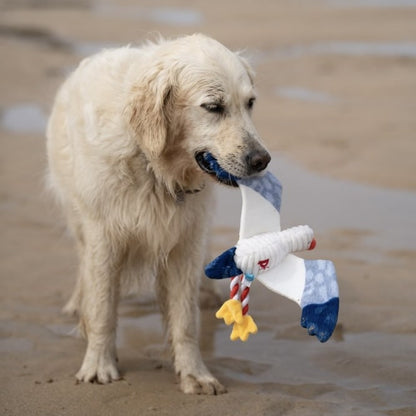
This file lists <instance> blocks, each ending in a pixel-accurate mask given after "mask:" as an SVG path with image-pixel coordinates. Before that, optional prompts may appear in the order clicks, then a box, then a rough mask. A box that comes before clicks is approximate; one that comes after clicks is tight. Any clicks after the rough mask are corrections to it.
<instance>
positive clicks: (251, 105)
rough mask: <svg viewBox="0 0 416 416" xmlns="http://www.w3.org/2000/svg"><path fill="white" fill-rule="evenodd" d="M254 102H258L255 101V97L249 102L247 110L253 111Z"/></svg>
mask: <svg viewBox="0 0 416 416" xmlns="http://www.w3.org/2000/svg"><path fill="white" fill-rule="evenodd" d="M254 101H256V99H255V98H254V97H253V98H250V99H249V100H248V101H247V108H248V109H249V110H251V109H252V108H253V105H254Z"/></svg>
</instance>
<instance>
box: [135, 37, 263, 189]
mask: <svg viewBox="0 0 416 416" xmlns="http://www.w3.org/2000/svg"><path fill="white" fill-rule="evenodd" d="M153 53H154V56H153V57H150V58H149V61H152V60H154V63H153V64H152V66H151V67H149V71H147V73H146V78H147V79H145V80H141V82H140V84H139V85H138V87H137V91H136V94H135V98H134V102H133V104H132V106H131V107H132V109H133V110H132V113H131V117H130V123H131V125H132V126H133V128H134V131H135V132H136V134H137V137H138V140H139V143H140V146H141V148H142V149H143V151H144V152H145V154H146V156H147V158H148V159H149V160H150V161H151V163H153V164H157V165H158V166H159V168H160V169H163V170H164V171H165V173H163V174H166V175H167V174H170V175H175V176H176V179H175V180H176V181H177V183H179V184H180V186H183V187H189V186H190V187H192V186H194V187H197V186H198V183H203V182H204V181H205V177H206V174H209V175H211V176H214V177H216V178H217V179H218V180H219V181H220V182H224V183H226V184H228V185H235V182H234V181H232V180H226V179H223V178H218V176H215V175H214V174H213V173H214V172H213V171H212V168H211V166H210V164H209V163H207V160H206V157H205V155H207V154H210V155H212V156H213V157H214V158H215V159H216V161H217V162H218V164H219V165H220V167H221V168H222V169H223V170H225V171H226V172H229V173H230V174H231V175H232V176H235V177H238V178H243V177H248V176H250V175H253V174H256V173H259V172H261V171H262V170H264V169H265V168H266V166H267V165H268V163H269V161H270V155H269V153H268V152H267V151H266V149H265V147H264V146H263V144H262V142H261V140H260V138H259V135H258V134H257V131H256V129H255V127H254V125H253V122H252V119H251V112H252V108H253V105H254V102H255V100H256V93H255V90H254V85H253V84H254V74H253V71H252V69H251V67H250V66H249V64H248V63H247V61H246V60H245V59H244V58H242V57H241V56H240V55H239V54H237V53H233V52H231V51H229V50H228V49H226V48H225V47H224V46H223V45H221V44H220V43H218V42H216V41H214V40H213V39H210V38H207V37H205V36H202V35H194V36H190V37H185V38H180V39H177V40H175V41H171V42H166V43H161V44H160V45H159V46H158V47H157V48H156V49H155V51H154V52H153ZM162 167H163V168H162Z"/></svg>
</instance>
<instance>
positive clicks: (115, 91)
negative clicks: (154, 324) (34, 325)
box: [47, 34, 270, 394]
mask: <svg viewBox="0 0 416 416" xmlns="http://www.w3.org/2000/svg"><path fill="white" fill-rule="evenodd" d="M255 98H256V93H255V88H254V73H253V70H252V68H251V67H250V65H249V64H248V62H247V61H246V59H244V58H243V57H242V56H241V55H240V54H239V53H234V52H231V51H230V50H228V49H227V48H226V47H225V46H223V45H222V44H220V43H218V42H217V41H215V40H213V39H211V38H209V37H206V36H204V35H201V34H196V35H191V36H185V37H180V38H177V39H172V40H164V39H161V40H158V41H156V42H148V43H146V44H143V45H142V46H139V47H131V46H127V47H122V48H116V49H110V50H105V51H102V52H100V53H98V54H96V55H93V56H92V57H89V58H86V59H85V60H83V61H82V62H81V63H80V65H79V66H78V68H77V69H76V70H75V71H74V72H73V73H72V74H71V75H70V76H69V78H68V79H67V80H66V81H65V82H64V84H63V85H62V87H61V88H60V90H59V91H58V93H57V96H56V98H55V102H54V105H53V108H52V112H51V115H50V119H49V122H48V127H47V155H48V178H49V183H50V186H51V188H52V189H53V191H54V193H55V194H56V196H57V199H58V200H59V202H60V205H61V206H62V208H63V211H64V213H65V216H66V219H67V223H68V225H69V228H70V230H71V231H72V234H73V235H74V237H75V241H76V246H77V251H78V255H79V264H80V266H79V274H78V279H77V283H76V287H75V290H74V293H73V295H72V297H71V299H70V300H69V302H68V304H67V305H66V308H65V309H66V311H69V312H75V311H76V312H77V313H78V315H79V317H80V327H81V329H82V331H83V332H84V334H85V336H86V339H87V349H86V352H85V356H84V360H83V362H82V365H81V368H80V370H79V371H78V373H77V374H76V378H77V379H78V380H79V381H84V382H92V381H97V382H98V383H109V382H111V381H113V380H117V379H119V378H120V376H119V371H118V369H117V363H116V362H117V356H116V345H115V340H116V326H117V304H118V300H119V297H120V285H121V284H122V283H123V282H124V281H126V280H127V281H128V280H131V279H133V280H134V279H139V280H140V279H143V278H145V276H154V281H155V289H156V295H157V298H158V302H159V304H160V309H161V312H162V315H163V318H164V323H165V327H166V331H167V333H168V337H169V340H170V343H171V347H172V355H173V363H174V369H175V371H176V373H177V375H178V377H179V380H180V387H181V389H182V391H183V392H185V393H197V394H200V393H203V394H220V393H223V392H225V391H226V390H225V388H224V387H223V385H222V384H220V383H219V382H218V381H217V379H216V378H215V377H213V376H212V375H211V373H210V372H209V370H208V369H207V368H206V366H205V364H204V363H203V361H202V358H201V354H200V351H199V347H198V331H199V315H198V313H199V305H198V291H199V287H200V280H201V279H200V276H202V274H203V273H202V271H203V265H204V260H205V256H206V250H207V236H208V233H209V218H210V212H211V211H212V203H211V200H212V188H213V185H214V184H215V182H223V183H224V184H225V185H228V186H232V185H235V183H232V181H227V180H226V179H221V178H217V177H216V176H215V173H214V172H213V171H212V169H211V168H210V166H209V164H208V163H207V162H206V158H205V157H204V156H205V155H206V154H210V155H212V156H213V157H215V158H216V160H217V162H218V164H219V165H220V166H221V167H222V168H223V169H224V170H225V171H227V172H229V173H230V174H232V175H234V176H236V177H240V178H241V177H248V176H251V175H256V174H259V172H261V171H262V170H264V169H265V168H266V166H267V164H268V162H269V161H270V155H269V153H268V152H267V150H266V148H265V146H264V144H263V143H262V141H261V139H260V138H259V135H258V133H257V131H256V129H255V127H254V125H253V122H252V119H251V111H252V107H253V104H254V101H255Z"/></svg>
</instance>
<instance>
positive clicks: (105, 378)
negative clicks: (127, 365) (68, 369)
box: [75, 352, 120, 384]
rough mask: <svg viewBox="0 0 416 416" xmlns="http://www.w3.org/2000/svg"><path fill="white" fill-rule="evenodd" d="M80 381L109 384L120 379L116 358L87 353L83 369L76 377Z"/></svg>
mask: <svg viewBox="0 0 416 416" xmlns="http://www.w3.org/2000/svg"><path fill="white" fill-rule="evenodd" d="M75 377H76V378H77V380H78V381H84V382H86V383H88V382H90V383H93V382H97V383H99V384H107V383H111V382H112V381H116V380H119V379H120V374H119V372H118V370H117V365H116V358H115V357H114V358H113V357H111V356H109V355H108V354H97V353H96V354H92V353H89V352H87V354H86V355H85V358H84V362H83V363H82V366H81V369H80V370H79V371H78V373H77V374H76V376H75Z"/></svg>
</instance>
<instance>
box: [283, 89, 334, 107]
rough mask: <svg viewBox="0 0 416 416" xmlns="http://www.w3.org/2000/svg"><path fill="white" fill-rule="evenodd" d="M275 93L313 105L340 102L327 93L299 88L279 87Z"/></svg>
mask: <svg viewBox="0 0 416 416" xmlns="http://www.w3.org/2000/svg"><path fill="white" fill-rule="evenodd" d="M275 92H276V94H277V95H278V96H280V97H283V98H289V99H291V100H299V101H305V102H311V103H318V104H334V103H336V102H337V101H338V99H337V98H336V97H334V96H332V95H331V94H328V93H326V92H322V91H316V90H310V89H307V88H303V87H299V86H286V87H285V86H283V87H278V88H276V90H275Z"/></svg>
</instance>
